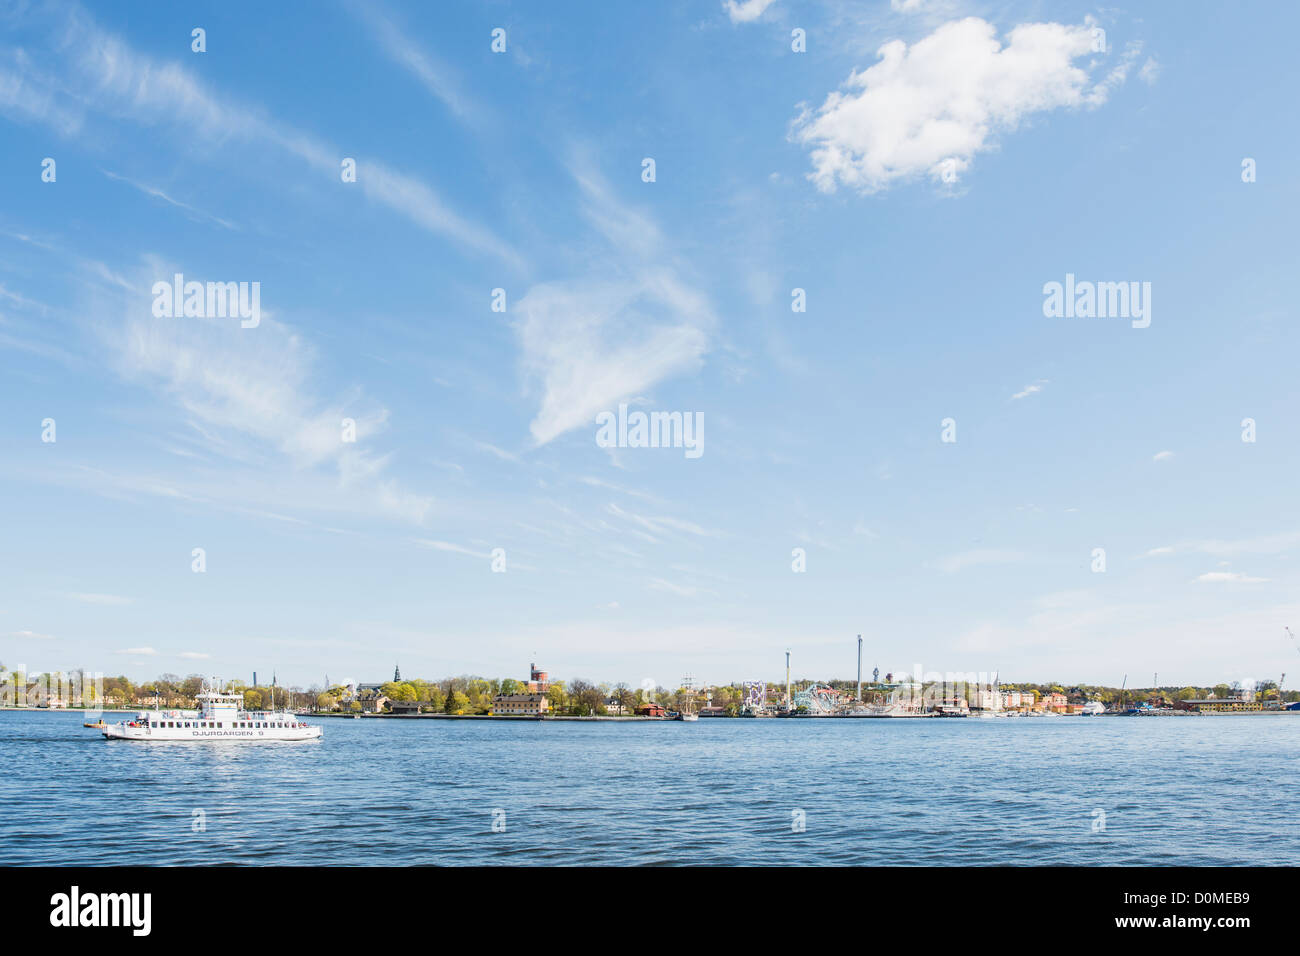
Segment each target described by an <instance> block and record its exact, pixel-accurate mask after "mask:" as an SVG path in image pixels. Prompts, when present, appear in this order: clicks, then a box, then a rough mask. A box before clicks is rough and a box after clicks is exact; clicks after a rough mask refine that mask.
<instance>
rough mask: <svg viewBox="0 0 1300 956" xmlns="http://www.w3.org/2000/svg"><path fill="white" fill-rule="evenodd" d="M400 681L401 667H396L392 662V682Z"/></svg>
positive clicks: (398, 682) (397, 682)
mask: <svg viewBox="0 0 1300 956" xmlns="http://www.w3.org/2000/svg"><path fill="white" fill-rule="evenodd" d="M401 682H402V669H401V668H400V667H398V666H397V665H396V664H394V665H393V683H394V684H400V683H401Z"/></svg>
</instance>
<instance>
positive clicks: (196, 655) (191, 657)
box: [177, 651, 212, 661]
mask: <svg viewBox="0 0 1300 956" xmlns="http://www.w3.org/2000/svg"><path fill="white" fill-rule="evenodd" d="M211 656H212V655H211V654H204V653H202V652H200V651H181V652H180V654H178V655H177V657H181V658H184V659H185V660H187V661H206V660H207V659H208V658H210V657H211Z"/></svg>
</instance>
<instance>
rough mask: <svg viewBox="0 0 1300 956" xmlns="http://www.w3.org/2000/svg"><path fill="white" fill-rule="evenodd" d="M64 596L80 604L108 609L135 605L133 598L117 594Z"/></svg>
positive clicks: (71, 594) (70, 594) (73, 594)
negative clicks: (95, 605)
mask: <svg viewBox="0 0 1300 956" xmlns="http://www.w3.org/2000/svg"><path fill="white" fill-rule="evenodd" d="M63 596H64V597H66V598H68V599H69V600H71V601H77V602H78V603H80V604H98V605H102V606H107V607H125V606H126V605H128V604H131V603H133V601H132V599H131V598H129V597H122V596H120V595H117V594H86V593H68V594H64V595H63Z"/></svg>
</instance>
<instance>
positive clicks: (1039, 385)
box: [1011, 378, 1048, 402]
mask: <svg viewBox="0 0 1300 956" xmlns="http://www.w3.org/2000/svg"><path fill="white" fill-rule="evenodd" d="M1047 384H1048V381H1047V379H1045V378H1040V379H1039V380H1038V381H1037V382H1035V383H1034V384H1032V385H1026V386H1025V387H1024V388H1022V389H1021V390H1020V391H1018V392H1016V393H1015V394H1014V395H1012V396H1011V400H1012V401H1013V402H1018V401H1020V399H1022V398H1028V397H1029V396H1030V395H1037V394H1038V393H1039V392H1041V391H1042V390H1043V388H1044V387H1045V386H1046V385H1047Z"/></svg>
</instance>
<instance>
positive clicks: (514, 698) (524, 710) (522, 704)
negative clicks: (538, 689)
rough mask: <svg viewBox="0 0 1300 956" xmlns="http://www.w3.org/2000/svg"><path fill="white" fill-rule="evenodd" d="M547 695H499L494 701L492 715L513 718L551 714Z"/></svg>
mask: <svg viewBox="0 0 1300 956" xmlns="http://www.w3.org/2000/svg"><path fill="white" fill-rule="evenodd" d="M550 707H551V704H550V701H549V700H547V699H546V695H545V694H498V695H497V696H496V698H495V699H494V700H493V701H492V713H493V714H499V715H501V716H512V717H541V716H542V715H543V714H546V713H549V712H550Z"/></svg>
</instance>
